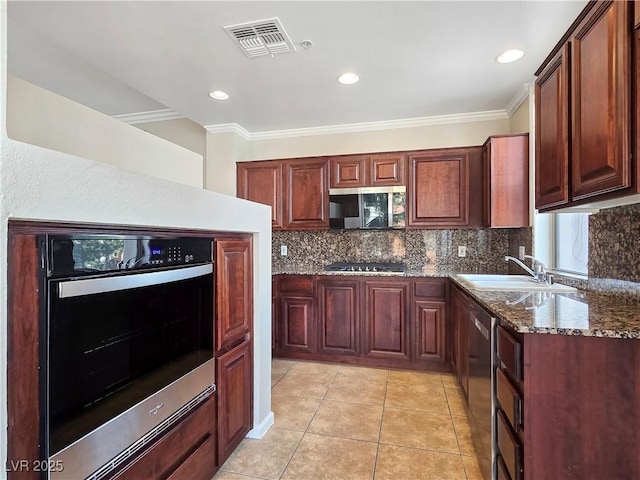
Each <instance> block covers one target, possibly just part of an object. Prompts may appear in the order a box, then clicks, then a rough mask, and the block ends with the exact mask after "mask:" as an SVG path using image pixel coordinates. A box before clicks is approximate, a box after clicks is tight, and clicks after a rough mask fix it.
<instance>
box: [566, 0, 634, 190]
mask: <svg viewBox="0 0 640 480" xmlns="http://www.w3.org/2000/svg"><path fill="white" fill-rule="evenodd" d="M629 16H630V3H629V2H603V3H602V4H600V5H598V6H597V8H596V10H595V11H594V12H593V14H591V15H589V16H588V17H587V18H586V19H585V20H583V22H582V23H581V24H580V25H579V26H578V28H577V29H576V31H575V33H574V34H573V37H572V39H571V79H572V89H571V109H572V116H573V123H572V130H571V154H572V163H571V165H572V170H571V180H572V185H571V193H572V197H573V199H574V200H579V199H582V198H587V197H592V196H594V195H597V194H601V193H607V192H611V191H614V190H618V189H623V188H627V187H629V186H631V158H630V153H631V142H630V134H631V124H632V122H631V65H632V63H631V41H632V36H631V31H630V29H629V18H630V17H629Z"/></svg>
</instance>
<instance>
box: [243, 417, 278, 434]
mask: <svg viewBox="0 0 640 480" xmlns="http://www.w3.org/2000/svg"><path fill="white" fill-rule="evenodd" d="M275 418H276V417H275V415H274V414H273V412H269V414H268V415H267V416H266V417H264V420H262V422H260V424H258V425H255V426H254V427H253V429H252V430H250V431H249V433H247V438H257V439H261V438H262V437H264V436H265V435H266V433H267V432H268V431H269V429H270V428H271V426H272V425H273V422H275Z"/></svg>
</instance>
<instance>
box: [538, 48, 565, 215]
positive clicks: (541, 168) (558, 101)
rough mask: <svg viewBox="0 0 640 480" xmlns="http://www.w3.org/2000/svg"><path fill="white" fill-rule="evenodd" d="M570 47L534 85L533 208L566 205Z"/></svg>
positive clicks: (550, 65) (563, 49)
mask: <svg viewBox="0 0 640 480" xmlns="http://www.w3.org/2000/svg"><path fill="white" fill-rule="evenodd" d="M570 55H571V52H570V48H569V44H567V45H565V46H564V47H563V48H562V49H561V50H560V52H558V54H557V56H556V57H555V58H554V59H553V60H552V61H551V63H550V64H549V66H548V67H547V68H546V69H545V70H544V72H543V73H542V75H540V76H539V77H538V79H537V80H536V85H535V102H536V113H535V116H536V118H535V131H536V149H535V151H536V166H535V174H536V208H547V207H555V206H560V205H564V204H566V203H567V202H569V85H570V84H569V75H570V74H569V62H570V58H571V57H570Z"/></svg>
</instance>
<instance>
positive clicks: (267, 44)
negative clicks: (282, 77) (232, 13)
mask: <svg viewBox="0 0 640 480" xmlns="http://www.w3.org/2000/svg"><path fill="white" fill-rule="evenodd" d="M224 29H225V30H226V31H227V33H228V34H229V35H230V36H231V38H232V39H233V41H234V42H235V43H236V44H237V45H238V46H239V47H240V48H241V49H242V51H243V52H244V53H245V55H247V57H249V58H253V57H261V56H263V55H275V54H278V53H287V52H295V51H296V49H295V47H294V46H293V43H291V39H290V38H289V36H288V35H287V32H285V31H284V28H283V26H282V24H281V23H280V20H278V19H277V18H268V19H266V20H258V21H256V22H247V23H240V24H238V25H229V26H228V27H224Z"/></svg>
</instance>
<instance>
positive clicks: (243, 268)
mask: <svg viewBox="0 0 640 480" xmlns="http://www.w3.org/2000/svg"><path fill="white" fill-rule="evenodd" d="M215 248H216V251H215V252H216V255H215V272H216V287H215V288H216V296H215V297H216V322H215V323H216V350H219V349H220V348H222V347H224V346H227V345H231V344H232V343H233V342H235V341H237V340H239V339H241V338H242V337H244V336H245V335H247V334H249V333H250V332H251V325H252V322H253V308H252V305H253V278H252V266H251V262H252V256H251V241H250V240H244V239H243V240H216V242H215Z"/></svg>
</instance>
